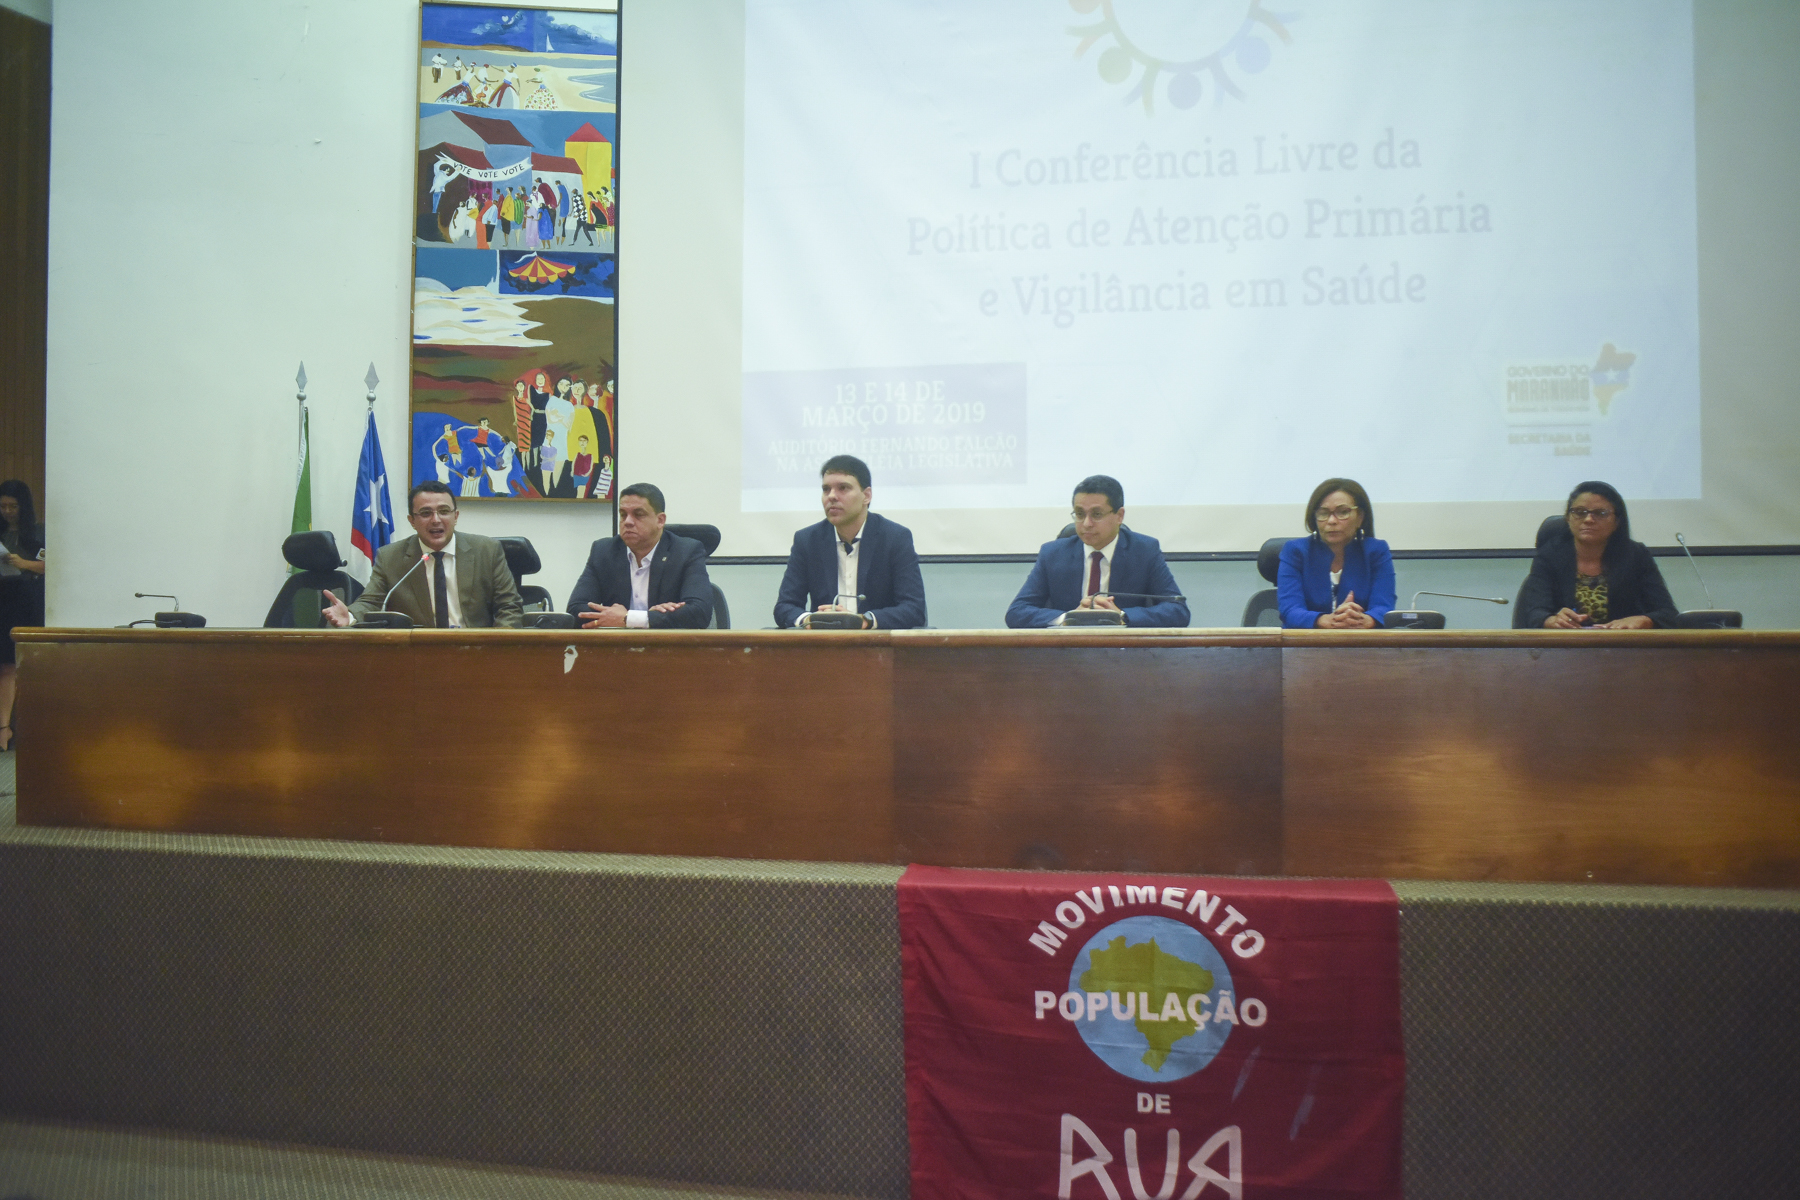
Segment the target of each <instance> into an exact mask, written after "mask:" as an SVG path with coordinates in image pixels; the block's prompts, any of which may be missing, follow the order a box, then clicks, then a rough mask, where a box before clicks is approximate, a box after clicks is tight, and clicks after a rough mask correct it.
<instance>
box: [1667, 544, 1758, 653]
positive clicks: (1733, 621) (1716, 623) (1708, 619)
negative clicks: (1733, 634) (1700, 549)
mask: <svg viewBox="0 0 1800 1200" xmlns="http://www.w3.org/2000/svg"><path fill="white" fill-rule="evenodd" d="M1675 540H1676V541H1678V542H1680V543H1681V549H1682V553H1684V554H1686V555H1687V560H1688V566H1690V567H1692V568H1694V578H1695V579H1698V580H1699V581H1700V590H1701V591H1703V592H1705V593H1706V607H1705V608H1704V609H1697V610H1689V611H1688V612H1684V613H1682V614H1681V615H1680V617H1679V624H1680V627H1681V628H1683V629H1742V628H1743V627H1744V614H1743V613H1741V612H1739V611H1737V610H1736V609H1731V608H1714V607H1713V598H1712V589H1711V588H1709V587H1707V586H1706V577H1705V576H1703V575H1701V574H1700V564H1699V563H1697V562H1695V561H1694V552H1693V551H1692V550H1689V549H1688V544H1687V539H1686V538H1685V537H1683V536H1681V534H1679V533H1677V534H1676V535H1675Z"/></svg>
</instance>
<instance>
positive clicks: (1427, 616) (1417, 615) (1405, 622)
mask: <svg viewBox="0 0 1800 1200" xmlns="http://www.w3.org/2000/svg"><path fill="white" fill-rule="evenodd" d="M1420 596H1442V597H1444V598H1445V599H1446V600H1479V601H1480V602H1481V603H1483V604H1511V603H1512V601H1510V600H1508V599H1507V598H1506V597H1505V596H1465V595H1463V594H1462V593H1461V592H1428V591H1417V592H1414V593H1413V598H1412V606H1411V607H1410V608H1409V609H1404V610H1402V609H1396V610H1395V611H1393V612H1390V613H1388V614H1387V615H1386V616H1385V617H1383V618H1381V626H1382V628H1383V629H1442V628H1443V627H1444V614H1443V613H1441V612H1433V611H1432V610H1430V609H1421V608H1420V607H1419V597H1420Z"/></svg>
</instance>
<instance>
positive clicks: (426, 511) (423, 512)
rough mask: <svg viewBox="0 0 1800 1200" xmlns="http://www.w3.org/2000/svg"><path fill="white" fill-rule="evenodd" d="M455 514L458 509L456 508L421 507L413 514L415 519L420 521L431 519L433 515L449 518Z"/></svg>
mask: <svg viewBox="0 0 1800 1200" xmlns="http://www.w3.org/2000/svg"><path fill="white" fill-rule="evenodd" d="M455 515H456V510H455V509H454V508H421V509H418V510H416V511H415V512H413V514H412V516H413V517H414V518H415V519H417V520H420V521H429V520H431V518H433V517H443V518H445V519H446V520H448V519H449V518H451V517H454V516H455Z"/></svg>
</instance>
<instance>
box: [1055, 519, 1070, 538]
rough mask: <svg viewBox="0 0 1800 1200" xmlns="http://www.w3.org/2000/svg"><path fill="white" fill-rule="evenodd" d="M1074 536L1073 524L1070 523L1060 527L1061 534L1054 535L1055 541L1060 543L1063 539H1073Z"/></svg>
mask: <svg viewBox="0 0 1800 1200" xmlns="http://www.w3.org/2000/svg"><path fill="white" fill-rule="evenodd" d="M1074 536H1075V522H1073V521H1070V522H1069V523H1068V524H1067V525H1064V526H1063V527H1062V532H1061V533H1059V534H1057V535H1056V540H1057V541H1059V542H1060V541H1062V540H1063V539H1064V538H1068V537H1074Z"/></svg>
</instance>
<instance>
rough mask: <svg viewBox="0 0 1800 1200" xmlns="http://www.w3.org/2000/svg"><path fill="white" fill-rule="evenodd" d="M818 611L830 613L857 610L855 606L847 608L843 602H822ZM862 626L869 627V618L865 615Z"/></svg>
mask: <svg viewBox="0 0 1800 1200" xmlns="http://www.w3.org/2000/svg"><path fill="white" fill-rule="evenodd" d="M818 611H819V612H830V613H853V612H855V611H856V610H855V609H853V608H845V607H844V606H843V605H841V604H821V605H819V608H818ZM862 627H863V628H864V629H867V628H868V627H869V618H867V617H864V618H863V619H862Z"/></svg>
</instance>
